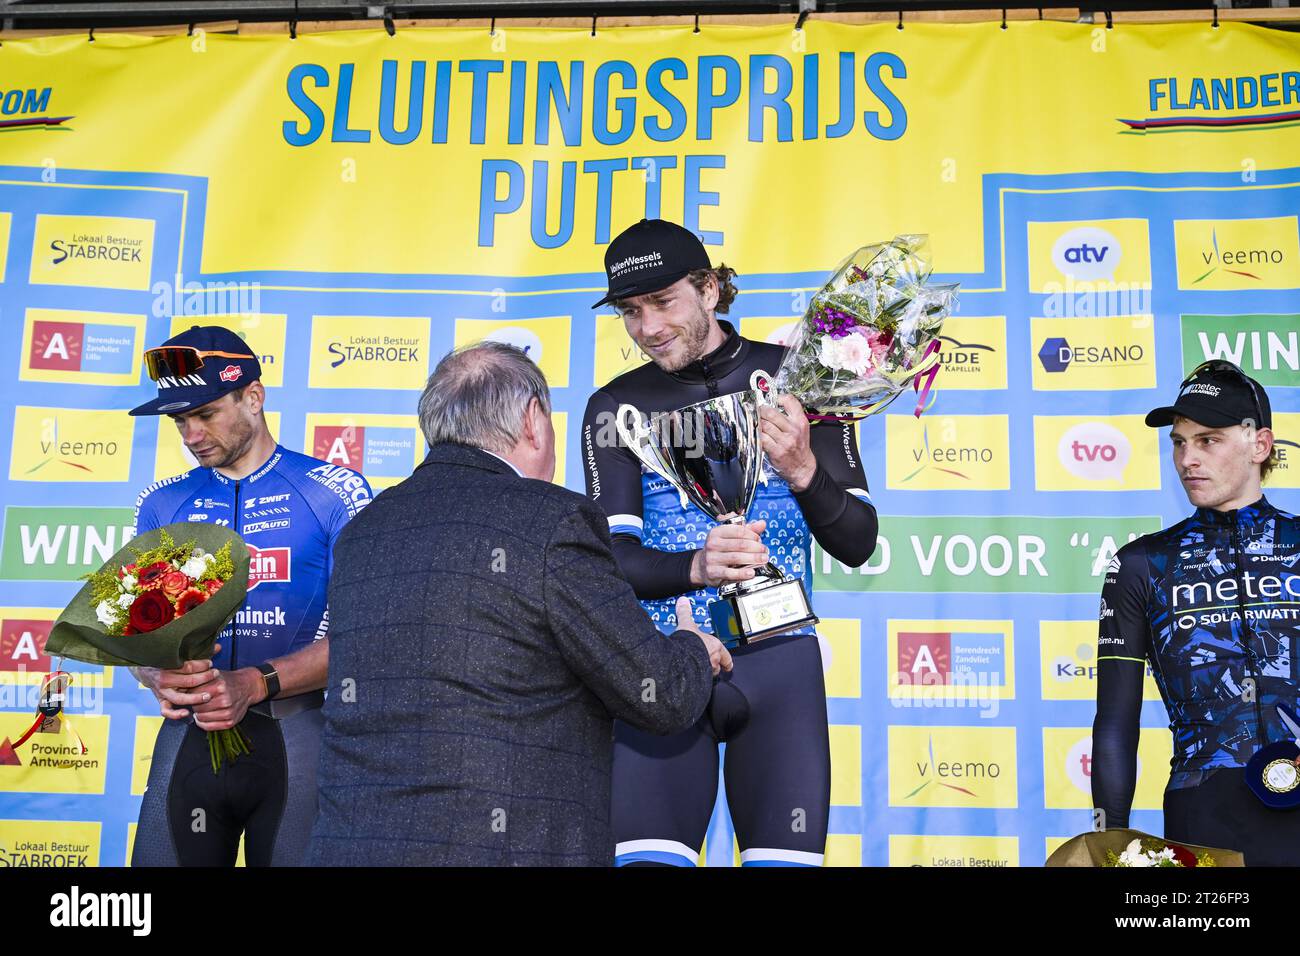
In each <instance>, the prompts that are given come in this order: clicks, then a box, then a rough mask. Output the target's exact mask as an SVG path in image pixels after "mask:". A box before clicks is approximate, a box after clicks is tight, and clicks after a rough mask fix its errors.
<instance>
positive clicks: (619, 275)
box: [592, 219, 713, 309]
mask: <svg viewBox="0 0 1300 956" xmlns="http://www.w3.org/2000/svg"><path fill="white" fill-rule="evenodd" d="M712 268H713V263H711V262H710V261H709V254H708V252H706V251H705V249H704V243H702V242H700V239H699V237H698V236H696V235H695V233H693V232H691V231H690V230H689V229H686V228H684V227H682V226H679V225H677V223H675V222H668V221H667V220H666V219H642V220H641V221H640V222H638V223H636V224H635V225H632V226H628V227H627V228H626V229H624V230H623V231H622V232H620V233H619V234H618V235H617V236H615V237H614V241H613V242H611V243H610V244H609V248H608V249H606V250H605V275H606V276H607V277H608V279H609V292H607V293H606V294H605V297H604V298H603V299H601V300H600V301H599V302H597V303H595V304H594V305H592V308H593V309H597V308H600V306H602V305H604V304H605V303H607V302H613V301H614V300H615V299H627V298H630V297H632V296H634V295H645V294H646V293H647V292H658V291H659V290H660V289H666V288H668V287H669V286H670V285H672V284H673V283H674V282H676V281H677V280H678V279H681V278H683V277H685V276H686V275H687V274H689V273H691V272H694V271H695V270H697V269H712Z"/></svg>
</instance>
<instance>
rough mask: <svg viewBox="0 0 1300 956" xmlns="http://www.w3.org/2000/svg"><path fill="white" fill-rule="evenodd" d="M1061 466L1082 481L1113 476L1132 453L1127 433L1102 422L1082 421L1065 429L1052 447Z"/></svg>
mask: <svg viewBox="0 0 1300 956" xmlns="http://www.w3.org/2000/svg"><path fill="white" fill-rule="evenodd" d="M1056 453H1057V457H1058V458H1059V459H1060V461H1061V464H1062V465H1064V466H1065V470H1066V471H1068V472H1069V473H1070V474H1072V475H1074V476H1075V477H1076V478H1083V479H1085V480H1086V481H1106V480H1116V481H1118V480H1119V479H1121V478H1123V477H1124V468H1125V467H1126V466H1127V465H1128V463H1129V459H1130V458H1132V457H1133V446H1132V445H1131V444H1130V443H1129V440H1128V437H1127V436H1126V435H1125V434H1124V433H1123V432H1122V431H1120V430H1119V429H1118V428H1116V427H1114V426H1113V425H1108V424H1106V423H1105V422H1082V423H1080V424H1078V425H1075V426H1074V427H1073V428H1070V429H1067V430H1066V432H1065V434H1064V435H1062V436H1061V440H1060V442H1059V443H1058V444H1057V448H1056Z"/></svg>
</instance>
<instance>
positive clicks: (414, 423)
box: [303, 412, 425, 490]
mask: <svg viewBox="0 0 1300 956" xmlns="http://www.w3.org/2000/svg"><path fill="white" fill-rule="evenodd" d="M303 450H304V451H305V453H306V454H308V455H311V456H312V457H313V458H319V459H321V460H322V461H327V462H329V463H330V464H331V465H342V466H343V467H344V468H351V469H352V470H353V471H359V472H361V474H362V475H364V476H365V478H366V481H367V482H369V483H370V487H371V488H373V489H375V490H378V489H380V488H387V487H389V486H391V485H395V484H397V483H398V482H399V481H401V480H402V479H403V478H406V477H408V476H409V475H410V474H411V472H412V471H414V470H415V466H416V465H417V464H419V463H420V462H421V461H422V460H423V459H424V455H425V444H424V436H423V435H422V434H421V433H420V422H419V419H418V418H417V417H416V416H415V415H350V414H336V413H333V412H308V413H307V436H306V440H305V441H304V442H303Z"/></svg>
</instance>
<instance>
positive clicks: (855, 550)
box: [794, 422, 879, 568]
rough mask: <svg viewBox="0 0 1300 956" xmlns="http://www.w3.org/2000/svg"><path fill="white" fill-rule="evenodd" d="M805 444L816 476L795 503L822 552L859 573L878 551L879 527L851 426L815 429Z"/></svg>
mask: <svg viewBox="0 0 1300 956" xmlns="http://www.w3.org/2000/svg"><path fill="white" fill-rule="evenodd" d="M808 441H809V445H810V446H811V447H812V452H813V457H814V458H816V459H817V471H816V472H815V473H814V474H813V479H812V482H811V483H810V484H809V485H808V487H807V488H806V489H804V490H803V491H800V492H794V500H795V501H797V502H798V503H799V510H800V511H802V512H803V517H804V520H805V521H807V522H808V528H809V530H811V531H812V534H813V537H814V538H816V539H817V543H818V544H819V545H821V547H822V549H823V550H825V551H826V553H827V554H829V555H830V556H831V557H833V558H834V559H835V560H837V561H839V562H840V563H842V564H847V565H849V566H850V567H854V568H856V567H859V566H860V565H863V564H865V563H866V562H867V559H868V558H870V557H871V555H872V554H873V553H874V552H875V550H876V533H877V531H878V530H879V525H878V522H877V519H876V509H875V506H874V505H872V504H871V501H870V499H869V497H868V491H867V475H866V473H865V472H864V471H863V470H862V461H861V455H860V454H859V452H858V447H857V441H856V440H855V439H854V434H853V425H852V424H851V423H848V422H845V423H841V424H839V425H836V424H833V423H829V422H826V423H820V424H816V425H813V426H812V428H811V429H810V431H809V436H808Z"/></svg>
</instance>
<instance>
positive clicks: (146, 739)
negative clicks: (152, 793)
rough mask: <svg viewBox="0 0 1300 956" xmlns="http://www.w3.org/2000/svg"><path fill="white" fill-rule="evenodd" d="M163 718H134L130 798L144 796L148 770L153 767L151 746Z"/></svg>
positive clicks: (140, 716) (147, 781)
mask: <svg viewBox="0 0 1300 956" xmlns="http://www.w3.org/2000/svg"><path fill="white" fill-rule="evenodd" d="M164 719H165V718H164V717H161V716H159V717H145V716H143V715H137V716H136V718H135V738H134V740H133V742H132V744H131V796H133V797H139V796H142V795H143V794H144V788H145V787H146V786H148V784H149V768H150V767H152V766H153V745H154V741H155V740H157V739H158V731H159V730H161V729H162V725H163V720H164Z"/></svg>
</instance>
